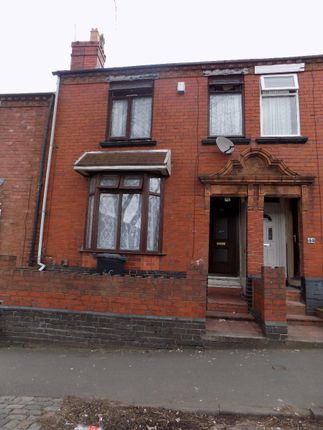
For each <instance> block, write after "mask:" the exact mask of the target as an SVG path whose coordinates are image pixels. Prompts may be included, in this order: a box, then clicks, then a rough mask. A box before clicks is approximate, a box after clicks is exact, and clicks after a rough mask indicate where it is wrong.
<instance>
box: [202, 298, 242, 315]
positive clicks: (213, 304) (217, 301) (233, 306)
mask: <svg viewBox="0 0 323 430" xmlns="http://www.w3.org/2000/svg"><path fill="white" fill-rule="evenodd" d="M207 310H208V311H215V312H222V313H227V314H248V305H247V303H246V301H245V300H244V299H242V298H241V297H238V296H232V295H221V296H218V297H212V296H211V297H209V298H208V301H207Z"/></svg>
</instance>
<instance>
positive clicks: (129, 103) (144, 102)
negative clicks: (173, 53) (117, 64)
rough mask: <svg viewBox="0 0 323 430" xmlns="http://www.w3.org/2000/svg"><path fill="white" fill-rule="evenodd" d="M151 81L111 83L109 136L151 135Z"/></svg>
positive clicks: (144, 137)
mask: <svg viewBox="0 0 323 430" xmlns="http://www.w3.org/2000/svg"><path fill="white" fill-rule="evenodd" d="M152 94H153V83H152V81H142V82H141V81H138V82H129V83H125V82H122V83H121V82H118V83H112V84H111V90H110V100H111V101H110V124H109V138H110V139H116V140H128V139H149V138H150V137H151V117H152Z"/></svg>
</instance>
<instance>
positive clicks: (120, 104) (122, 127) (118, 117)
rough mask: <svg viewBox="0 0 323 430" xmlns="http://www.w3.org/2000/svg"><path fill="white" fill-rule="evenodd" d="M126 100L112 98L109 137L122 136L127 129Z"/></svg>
mask: <svg viewBox="0 0 323 430" xmlns="http://www.w3.org/2000/svg"><path fill="white" fill-rule="evenodd" d="M127 110H128V100H114V101H113V104H112V113H111V115H112V119H111V132H110V136H111V137H122V136H125V135H126V131H127Z"/></svg>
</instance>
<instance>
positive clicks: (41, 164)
mask: <svg viewBox="0 0 323 430" xmlns="http://www.w3.org/2000/svg"><path fill="white" fill-rule="evenodd" d="M54 102H55V94H51V98H50V104H49V107H48V114H47V118H46V124H45V129H44V138H43V145H42V152H41V157H40V162H39V176H38V183H37V197H36V205H35V211H34V223H33V233H32V239H31V245H30V252H29V259H28V264H29V266H32V265H33V263H34V261H35V260H34V253H35V245H36V238H37V227H38V220H39V208H40V202H41V191H42V187H43V179H44V165H45V158H46V152H47V144H48V141H49V139H48V137H49V126H50V121H51V119H52V115H53V109H54Z"/></svg>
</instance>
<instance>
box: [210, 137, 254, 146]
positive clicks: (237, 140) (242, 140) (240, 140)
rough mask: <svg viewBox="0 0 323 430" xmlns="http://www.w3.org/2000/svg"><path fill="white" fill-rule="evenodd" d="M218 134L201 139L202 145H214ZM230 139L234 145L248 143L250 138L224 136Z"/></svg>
mask: <svg viewBox="0 0 323 430" xmlns="http://www.w3.org/2000/svg"><path fill="white" fill-rule="evenodd" d="M217 137H218V136H212V137H207V138H206V139H203V140H202V145H216V138H217ZM225 137H227V138H228V139H230V140H231V141H232V142H233V143H234V144H235V145H249V143H250V138H249V137H244V136H225Z"/></svg>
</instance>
